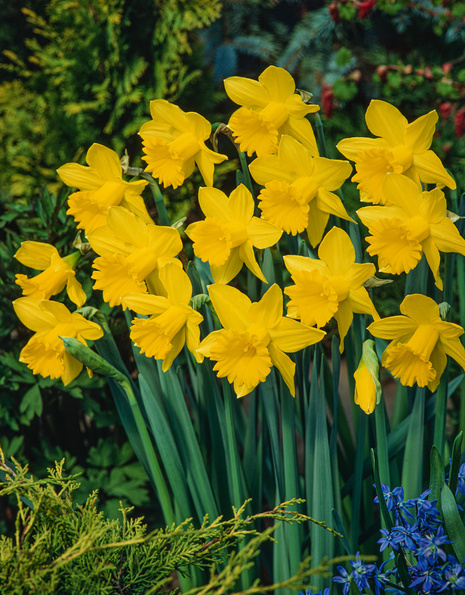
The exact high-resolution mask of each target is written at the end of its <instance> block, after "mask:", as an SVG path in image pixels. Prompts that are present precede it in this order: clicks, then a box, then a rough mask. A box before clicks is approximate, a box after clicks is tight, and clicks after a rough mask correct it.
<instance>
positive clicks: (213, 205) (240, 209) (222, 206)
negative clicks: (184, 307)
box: [186, 184, 282, 283]
mask: <svg viewBox="0 0 465 595" xmlns="http://www.w3.org/2000/svg"><path fill="white" fill-rule="evenodd" d="M199 204H200V208H201V209H202V211H203V213H204V214H205V219H204V220H203V221H197V222H195V223H191V225H189V227H188V228H187V229H186V235H187V236H188V237H189V238H190V239H191V240H192V241H193V242H194V252H195V255H196V256H197V257H198V258H200V259H201V260H202V261H203V262H209V263H210V269H211V273H212V276H213V279H214V281H215V283H229V282H230V281H231V279H234V277H235V276H236V275H237V274H238V273H239V271H240V270H241V268H242V265H243V264H245V265H246V266H247V267H248V268H249V269H250V270H251V271H252V273H253V274H254V275H256V276H257V277H258V278H259V279H261V280H262V281H263V282H264V283H266V279H265V277H264V275H263V273H262V271H261V269H260V267H259V265H258V262H257V261H256V259H255V255H254V251H253V249H254V246H255V247H256V248H259V249H264V248H268V247H269V246H273V245H274V244H276V242H277V241H278V240H279V238H280V237H281V235H282V231H281V229H280V228H278V227H276V226H275V225H273V224H272V223H270V222H268V221H264V220H263V219H259V218H258V217H254V215H253V212H254V201H253V197H252V195H251V194H250V192H249V190H247V188H246V187H245V186H244V185H243V184H240V185H239V186H238V187H237V188H236V189H235V190H233V191H232V192H231V195H230V197H229V198H228V197H227V196H226V194H224V192H222V191H221V190H218V189H217V188H200V190H199Z"/></svg>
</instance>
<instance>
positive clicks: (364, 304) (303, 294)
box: [284, 227, 378, 353]
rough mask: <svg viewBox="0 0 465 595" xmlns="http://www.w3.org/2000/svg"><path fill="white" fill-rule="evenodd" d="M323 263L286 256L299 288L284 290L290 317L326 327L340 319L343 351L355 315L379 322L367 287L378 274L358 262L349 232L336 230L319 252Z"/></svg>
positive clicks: (304, 257) (311, 259) (339, 326)
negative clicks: (365, 316) (331, 321)
mask: <svg viewBox="0 0 465 595" xmlns="http://www.w3.org/2000/svg"><path fill="white" fill-rule="evenodd" d="M318 256H319V260H318V259H316V258H308V257H306V256H294V255H289V256H284V264H285V265H286V268H287V270H288V271H289V272H290V273H291V276H292V280H293V281H294V283H295V285H293V286H291V287H287V288H286V289H285V290H284V293H286V294H287V295H288V296H289V297H290V298H291V300H290V302H289V303H288V306H287V308H288V310H287V313H288V316H290V317H291V318H300V320H301V321H302V322H303V324H305V325H308V326H313V325H316V326H317V327H318V328H321V327H322V326H324V325H325V324H326V323H327V322H329V321H330V320H331V318H332V317H333V316H334V318H335V319H336V322H337V325H338V329H339V338H340V351H341V353H342V351H343V350H344V337H345V336H346V334H347V332H348V330H349V328H350V325H351V323H352V319H353V314H354V313H358V314H370V315H371V316H373V318H375V319H376V318H378V314H377V313H376V310H375V307H374V305H373V303H372V301H371V299H370V297H369V295H368V291H367V290H366V289H365V287H363V283H364V282H365V281H366V280H367V279H369V278H370V277H372V276H373V275H374V273H375V266H374V265H373V264H370V263H367V264H359V263H356V262H355V250H354V247H353V245H352V242H351V241H350V238H349V236H348V235H347V234H346V232H345V231H343V230H342V229H339V228H338V227H333V228H332V229H331V230H330V231H329V232H328V233H327V234H326V236H325V237H324V238H323V241H322V242H321V244H320V247H319V248H318Z"/></svg>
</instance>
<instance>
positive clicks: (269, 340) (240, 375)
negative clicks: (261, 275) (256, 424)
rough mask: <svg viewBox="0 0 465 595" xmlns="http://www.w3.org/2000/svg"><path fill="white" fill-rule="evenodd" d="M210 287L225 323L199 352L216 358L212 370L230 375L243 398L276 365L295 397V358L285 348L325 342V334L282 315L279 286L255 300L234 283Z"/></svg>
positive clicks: (220, 375) (290, 349)
mask: <svg viewBox="0 0 465 595" xmlns="http://www.w3.org/2000/svg"><path fill="white" fill-rule="evenodd" d="M208 292H209V295H210V298H211V301H212V303H213V306H214V308H215V310H216V313H217V314H218V318H219V319H220V322H221V324H222V325H223V327H224V328H223V329H221V330H218V331H213V332H212V333H210V334H209V335H208V336H207V337H206V338H205V339H204V340H203V341H202V342H201V343H200V347H199V349H198V352H199V353H200V354H201V355H204V356H205V357H208V358H210V359H211V360H213V361H214V362H216V363H215V365H214V367H213V369H214V370H215V372H217V374H218V377H219V378H227V379H228V382H230V383H231V384H233V386H234V391H235V393H236V395H237V396H238V397H243V396H245V395H247V394H249V393H250V392H252V391H253V389H254V388H255V387H256V386H258V384H259V383H260V382H264V381H265V380H266V377H267V376H268V374H269V373H270V371H271V367H272V366H275V367H276V368H277V369H278V370H279V372H280V373H281V376H282V377H283V379H284V382H285V383H286V385H287V386H288V388H289V390H290V392H291V394H292V395H293V396H294V395H295V385H294V374H295V363H294V362H293V361H292V360H291V359H290V357H289V356H288V355H286V353H294V352H296V351H299V350H301V349H304V347H307V346H308V345H313V344H314V343H317V342H318V341H321V339H322V338H323V337H324V336H325V333H324V332H323V331H320V330H318V329H315V328H310V327H308V326H305V325H304V324H301V323H300V322H297V321H296V320H292V319H290V318H287V317H285V316H283V315H282V313H283V294H282V291H281V289H280V288H279V287H278V285H272V286H271V287H270V289H269V290H268V291H267V292H266V293H265V295H264V296H263V297H262V298H261V300H260V301H258V302H254V303H252V302H251V301H250V299H249V298H248V297H247V296H246V295H244V294H243V293H241V292H240V291H239V290H238V289H235V288H234V287H231V286H229V285H221V284H215V285H210V286H209V287H208Z"/></svg>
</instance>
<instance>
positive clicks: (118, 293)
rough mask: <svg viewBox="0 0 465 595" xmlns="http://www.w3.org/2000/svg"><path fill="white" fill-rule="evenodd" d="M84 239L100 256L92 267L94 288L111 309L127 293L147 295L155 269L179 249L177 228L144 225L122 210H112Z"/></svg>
mask: <svg viewBox="0 0 465 595" xmlns="http://www.w3.org/2000/svg"><path fill="white" fill-rule="evenodd" d="M87 239H88V240H89V243H90V245H91V246H92V248H93V249H94V251H95V252H96V253H97V254H99V255H100V256H99V258H96V259H95V261H94V264H93V267H94V269H95V271H94V273H93V274H92V278H93V279H95V284H94V289H101V290H102V291H103V299H104V300H105V301H106V302H108V303H109V304H110V306H117V305H119V304H121V299H122V297H123V296H125V295H126V294H127V293H131V292H137V293H147V284H149V288H150V289H153V287H155V286H156V283H157V270H158V269H160V268H161V267H163V266H164V265H165V264H167V263H168V262H169V261H171V260H173V259H174V257H175V256H176V255H177V254H179V252H180V251H181V250H182V241H181V237H180V235H179V232H178V230H177V229H174V228H173V227H162V226H158V225H155V224H154V223H150V224H147V223H145V222H144V221H143V220H142V219H140V218H139V217H137V216H136V215H134V214H133V213H130V212H129V211H127V210H126V209H125V208H123V207H112V208H111V209H110V213H109V215H108V218H107V225H106V226H104V227H100V228H99V229H96V230H95V231H93V232H92V233H90V234H89V235H88V236H87ZM180 264H181V263H179V265H180ZM153 284H155V285H153ZM123 307H125V306H124V304H123Z"/></svg>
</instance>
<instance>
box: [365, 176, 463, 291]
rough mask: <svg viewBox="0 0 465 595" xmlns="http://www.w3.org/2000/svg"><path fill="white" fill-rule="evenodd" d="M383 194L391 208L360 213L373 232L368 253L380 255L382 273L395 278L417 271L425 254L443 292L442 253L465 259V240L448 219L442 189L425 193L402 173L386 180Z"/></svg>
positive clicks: (368, 240) (370, 209)
mask: <svg viewBox="0 0 465 595" xmlns="http://www.w3.org/2000/svg"><path fill="white" fill-rule="evenodd" d="M383 192H384V194H385V196H386V198H387V199H388V201H389V205H385V206H373V207H364V208H362V209H359V210H358V211H357V214H358V216H359V217H360V219H361V220H362V222H363V223H364V224H365V225H366V226H367V227H368V230H369V233H370V235H369V236H368V237H367V242H368V243H369V244H370V246H369V248H368V253H369V254H371V255H372V256H373V255H377V256H378V264H379V267H378V268H379V270H380V271H382V272H385V273H394V274H395V275H400V273H402V272H405V273H408V272H409V271H411V270H412V269H414V268H415V267H416V265H417V264H418V263H419V262H420V260H421V257H422V254H423V253H424V254H425V257H426V260H427V261H428V265H429V267H430V269H431V271H432V272H433V275H434V279H435V282H436V285H437V287H438V288H439V289H442V280H441V277H440V276H439V264H440V252H457V253H458V254H462V255H464V256H465V240H464V239H463V238H462V237H461V236H460V233H459V231H458V229H457V228H456V227H455V225H454V224H453V223H452V221H451V220H450V219H449V217H448V216H447V203H446V198H445V196H444V193H443V192H442V191H441V190H439V189H438V188H435V189H434V190H431V191H429V192H422V191H421V189H420V188H419V187H418V186H417V185H416V184H415V182H412V180H409V178H407V177H405V176H402V175H400V174H389V175H388V176H387V177H386V180H385V182H384V185H383Z"/></svg>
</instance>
